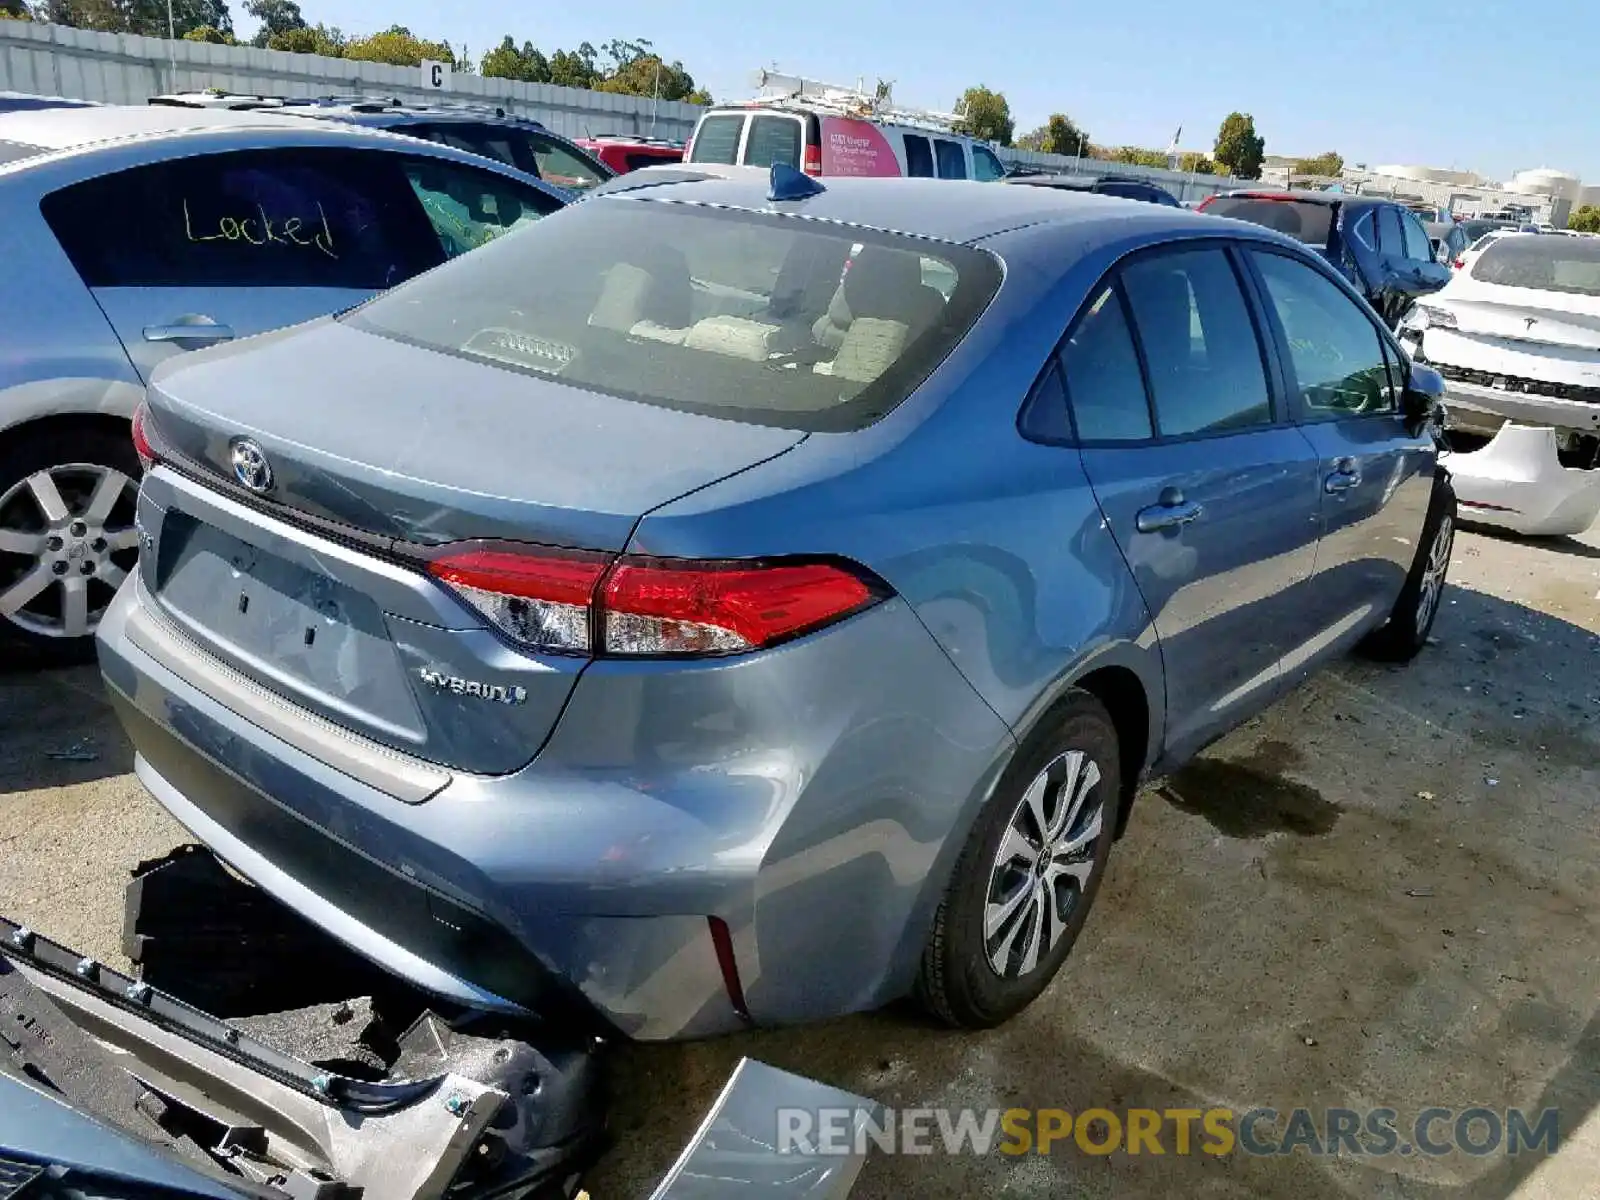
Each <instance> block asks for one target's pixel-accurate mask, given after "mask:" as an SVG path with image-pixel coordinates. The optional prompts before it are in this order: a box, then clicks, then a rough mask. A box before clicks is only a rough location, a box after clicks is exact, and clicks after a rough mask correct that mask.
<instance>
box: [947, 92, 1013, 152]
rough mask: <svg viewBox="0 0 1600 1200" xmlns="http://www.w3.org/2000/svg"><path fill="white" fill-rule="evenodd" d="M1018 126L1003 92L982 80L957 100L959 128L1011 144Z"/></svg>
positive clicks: (964, 131) (991, 139)
mask: <svg viewBox="0 0 1600 1200" xmlns="http://www.w3.org/2000/svg"><path fill="white" fill-rule="evenodd" d="M1015 128H1016V126H1015V123H1014V122H1013V121H1012V119H1011V105H1009V104H1007V103H1006V98H1005V95H1004V94H1003V93H1001V92H994V91H990V90H989V89H988V88H986V87H984V86H983V85H982V84H979V85H978V86H977V87H969V88H968V89H967V90H966V91H964V92H962V93H961V99H959V100H957V101H956V124H955V131H956V132H957V133H964V134H966V135H967V136H968V137H975V138H978V139H979V140H980V141H985V142H998V143H999V144H1000V145H1002V146H1009V145H1011V134H1012V131H1013V130H1014V129H1015Z"/></svg>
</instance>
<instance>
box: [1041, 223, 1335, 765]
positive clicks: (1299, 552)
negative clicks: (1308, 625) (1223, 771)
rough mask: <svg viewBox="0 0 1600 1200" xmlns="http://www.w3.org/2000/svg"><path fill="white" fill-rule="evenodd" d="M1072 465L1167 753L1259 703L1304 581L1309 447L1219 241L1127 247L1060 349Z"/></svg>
mask: <svg viewBox="0 0 1600 1200" xmlns="http://www.w3.org/2000/svg"><path fill="white" fill-rule="evenodd" d="M1061 362H1062V367H1063V372H1064V375H1065V379H1066V384H1067V392H1068V399H1069V401H1070V404H1071V407H1072V412H1073V419H1074V422H1075V429H1076V434H1077V438H1078V442H1079V445H1080V446H1081V448H1082V449H1081V454H1082V458H1083V465H1084V469H1085V471H1086V473H1087V474H1088V477H1089V479H1090V482H1091V483H1092V485H1093V487H1094V491H1095V496H1096V498H1097V499H1098V500H1099V503H1100V507H1101V511H1102V512H1103V513H1104V514H1105V517H1106V521H1107V523H1108V524H1109V526H1110V528H1111V531H1112V533H1113V534H1114V536H1115V537H1116V539H1117V543H1118V545H1119V546H1120V547H1121V549H1122V552H1123V556H1124V558H1125V559H1126V561H1127V563H1128V566H1129V568H1130V569H1131V571H1132V572H1133V576H1134V579H1135V581H1136V583H1137V584H1138V587H1139V590H1140V593H1141V594H1142V595H1143V597H1144V600H1145V604H1146V606H1147V607H1148V609H1149V612H1150V616H1151V620H1152V622H1153V624H1154V626H1155V631H1156V634H1157V635H1158V637H1159V638H1160V646H1161V658H1162V663H1163V669H1164V672H1165V676H1166V688H1167V743H1166V746H1165V754H1166V755H1167V756H1168V757H1169V758H1171V759H1174V760H1176V759H1182V758H1185V757H1187V756H1188V755H1190V754H1191V753H1193V752H1194V751H1195V750H1198V749H1200V748H1201V747H1203V746H1204V745H1205V744H1206V743H1207V742H1210V741H1212V740H1214V739H1215V738H1217V737H1219V736H1220V735H1221V734H1223V733H1225V732H1227V730H1229V729H1231V728H1232V727H1233V726H1235V725H1237V724H1238V723H1239V722H1240V721H1242V720H1244V719H1245V718H1246V717H1247V716H1249V715H1250V713H1252V712H1254V711H1255V710H1257V709H1259V708H1260V707H1262V706H1263V705H1265V704H1266V703H1268V702H1269V701H1270V700H1271V699H1272V698H1273V697H1274V696H1275V695H1276V694H1277V693H1278V690H1279V686H1280V683H1281V675H1280V672H1279V669H1278V659H1279V657H1280V656H1281V655H1283V654H1284V653H1285V651H1286V650H1287V649H1288V646H1289V641H1290V638H1289V635H1288V632H1287V631H1289V630H1290V629H1292V628H1293V627H1294V620H1295V607H1296V605H1297V603H1298V599H1299V598H1298V595H1297V591H1298V587H1299V585H1301V584H1303V583H1304V582H1305V581H1306V580H1307V579H1308V578H1309V577H1310V575H1311V570H1312V564H1313V560H1314V556H1315V551H1316V540H1317V527H1318V526H1317V522H1318V483H1319V477H1318V467H1317V459H1316V455H1315V454H1314V453H1313V452H1312V450H1311V447H1310V446H1309V444H1308V443H1307V442H1306V440H1305V438H1303V437H1302V436H1301V435H1300V434H1299V433H1298V432H1297V431H1296V430H1295V429H1293V428H1291V427H1289V426H1288V425H1287V424H1286V423H1284V422H1283V421H1281V420H1280V419H1279V414H1278V411H1277V408H1276V405H1275V403H1274V397H1273V394H1272V389H1271V388H1270V387H1269V385H1268V379H1269V374H1268V371H1267V369H1266V364H1265V360H1264V351H1263V343H1262V341H1261V340H1260V338H1259V335H1258V331H1257V329H1256V325H1255V321H1254V319H1253V317H1252V314H1251V311H1250V309H1249V307H1248V305H1247V303H1246V300H1245V293H1244V291H1243V290H1242V288H1241V286H1240V281H1239V277H1238V275H1237V273H1236V269H1235V267H1234V265H1233V261H1232V258H1231V254H1230V252H1229V251H1227V250H1225V249H1224V248H1223V247H1222V246H1221V245H1219V244H1213V245H1206V246H1203V247H1200V248H1184V249H1169V250H1163V251H1161V252H1158V253H1153V254H1147V255H1142V256H1140V257H1138V258H1136V259H1135V260H1133V261H1132V262H1130V263H1129V264H1128V265H1126V266H1124V267H1123V268H1121V270H1120V271H1119V272H1118V273H1117V277H1116V278H1115V280H1114V281H1113V282H1111V283H1110V284H1108V285H1106V286H1104V287H1103V288H1102V289H1101V291H1100V292H1099V293H1098V295H1096V296H1095V297H1094V298H1093V299H1092V300H1091V302H1090V305H1089V307H1088V308H1087V309H1086V310H1085V312H1084V314H1083V315H1082V316H1081V317H1080V318H1079V320H1078V322H1077V324H1076V327H1075V329H1074V331H1073V332H1072V335H1071V336H1070V338H1069V340H1068V342H1067V344H1066V346H1065V347H1064V348H1063V350H1062V353H1061Z"/></svg>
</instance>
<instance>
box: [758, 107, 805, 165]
mask: <svg viewBox="0 0 1600 1200" xmlns="http://www.w3.org/2000/svg"><path fill="white" fill-rule="evenodd" d="M800 133H801V125H800V122H799V121H798V120H796V119H795V118H794V117H752V118H751V119H750V136H749V137H747V138H746V139H745V151H744V165H745V166H747V167H761V168H763V169H764V168H767V167H770V166H772V164H773V163H783V164H784V165H785V166H789V167H794V168H795V169H796V170H798V169H799V168H800Z"/></svg>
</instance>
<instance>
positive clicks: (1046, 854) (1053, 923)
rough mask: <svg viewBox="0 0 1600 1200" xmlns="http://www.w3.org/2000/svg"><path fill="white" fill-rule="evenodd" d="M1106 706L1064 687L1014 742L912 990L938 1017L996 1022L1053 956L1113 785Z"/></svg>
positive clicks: (1073, 935) (1079, 904) (1113, 804)
mask: <svg viewBox="0 0 1600 1200" xmlns="http://www.w3.org/2000/svg"><path fill="white" fill-rule="evenodd" d="M1120 763H1121V759H1120V757H1119V754H1118V747H1117V731H1116V727H1115V726H1114V725H1113V724H1112V722H1111V716H1110V714H1109V713H1107V712H1106V709H1105V706H1104V705H1102V704H1101V703H1100V702H1099V701H1098V700H1097V699H1095V698H1094V697H1093V696H1091V695H1089V694H1088V693H1087V692H1072V693H1070V694H1069V695H1068V697H1067V699H1066V700H1065V702H1064V703H1063V704H1062V705H1061V706H1060V707H1059V708H1058V709H1057V711H1056V712H1055V713H1054V714H1053V715H1052V716H1051V717H1050V718H1048V719H1047V721H1046V723H1045V725H1044V726H1043V727H1041V728H1040V729H1039V730H1038V731H1037V732H1036V733H1035V734H1034V735H1033V736H1032V737H1031V738H1030V739H1029V741H1028V742H1027V743H1026V744H1025V745H1024V746H1023V747H1022V748H1021V749H1020V750H1019V751H1018V753H1017V755H1016V757H1015V758H1014V759H1013V760H1012V763H1011V766H1010V767H1009V768H1008V769H1007V770H1006V773H1005V776H1004V778H1003V779H1002V780H1001V782H1000V784H999V786H998V787H997V788H996V789H995V794H994V795H993V796H992V797H991V798H990V800H989V803H988V805H987V806H986V807H985V808H984V810H983V812H982V813H981V814H980V815H979V817H978V820H977V823H976V825H975V826H974V828H973V830H972V833H971V835H970V836H969V838H968V840H967V844H966V846H965V847H964V848H963V850H962V852H961V856H960V858H959V859H958V860H957V862H956V868H955V873H954V876H953V878H952V879H951V882H950V887H949V890H948V891H947V892H946V894H945V898H944V900H943V902H942V903H941V904H940V905H939V909H938V912H937V913H936V914H935V916H934V925H933V930H932V932H931V933H930V935H929V938H928V944H927V946H926V948H925V949H924V951H923V958H922V969H921V972H920V974H919V977H918V980H917V988H916V995H917V998H918V1000H919V1001H920V1002H921V1003H922V1005H923V1007H924V1008H926V1009H927V1010H928V1011H929V1012H931V1013H932V1014H933V1015H934V1016H936V1017H938V1018H940V1019H941V1020H943V1021H945V1022H946V1023H948V1024H951V1025H956V1026H960V1027H963V1028H968V1029H986V1028H991V1027H993V1026H995V1025H999V1024H1001V1023H1002V1022H1004V1021H1006V1020H1008V1019H1009V1018H1011V1017H1013V1016H1015V1015H1016V1014H1017V1013H1019V1012H1021V1011H1022V1010H1023V1009H1024V1008H1026V1007H1027V1006H1028V1005H1029V1004H1031V1003H1032V1002H1033V1001H1034V999H1036V998H1037V997H1038V995H1039V994H1040V993H1041V992H1043V991H1044V989H1045V988H1046V987H1047V986H1048V985H1049V983H1050V981H1051V979H1053V978H1054V977H1055V974H1056V972H1057V971H1058V970H1060V968H1061V964H1062V962H1063V961H1065V959H1066V957H1067V954H1068V952H1069V951H1070V950H1071V949H1072V945H1073V943H1074V942H1075V941H1077V938H1078V934H1079V932H1080V931H1081V930H1082V929H1083V923H1084V920H1085V918H1087V917H1088V915H1089V907H1090V905H1092V904H1093V903H1094V897H1095V893H1096V892H1097V891H1098V890H1099V887H1100V879H1101V877H1102V875H1103V874H1104V871H1105V865H1106V860H1107V858H1108V857H1109V856H1110V854H1111V844H1112V842H1113V841H1114V840H1115V838H1116V827H1117V811H1118V805H1119V803H1120V797H1121V795H1122V770H1121V765H1120Z"/></svg>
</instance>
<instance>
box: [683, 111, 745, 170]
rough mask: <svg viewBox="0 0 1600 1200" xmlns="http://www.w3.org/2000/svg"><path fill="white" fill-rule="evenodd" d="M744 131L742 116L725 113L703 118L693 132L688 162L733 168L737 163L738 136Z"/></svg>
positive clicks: (740, 114)
mask: <svg viewBox="0 0 1600 1200" xmlns="http://www.w3.org/2000/svg"><path fill="white" fill-rule="evenodd" d="M743 131H744V114H743V113H727V114H722V115H717V116H710V117H706V118H704V119H703V120H702V121H701V122H700V128H698V129H696V130H695V131H694V145H692V146H690V147H689V161H690V162H697V163H721V164H723V165H724V166H729V167H731V166H733V164H734V163H736V162H738V161H739V134H740V133H742V132H743Z"/></svg>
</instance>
